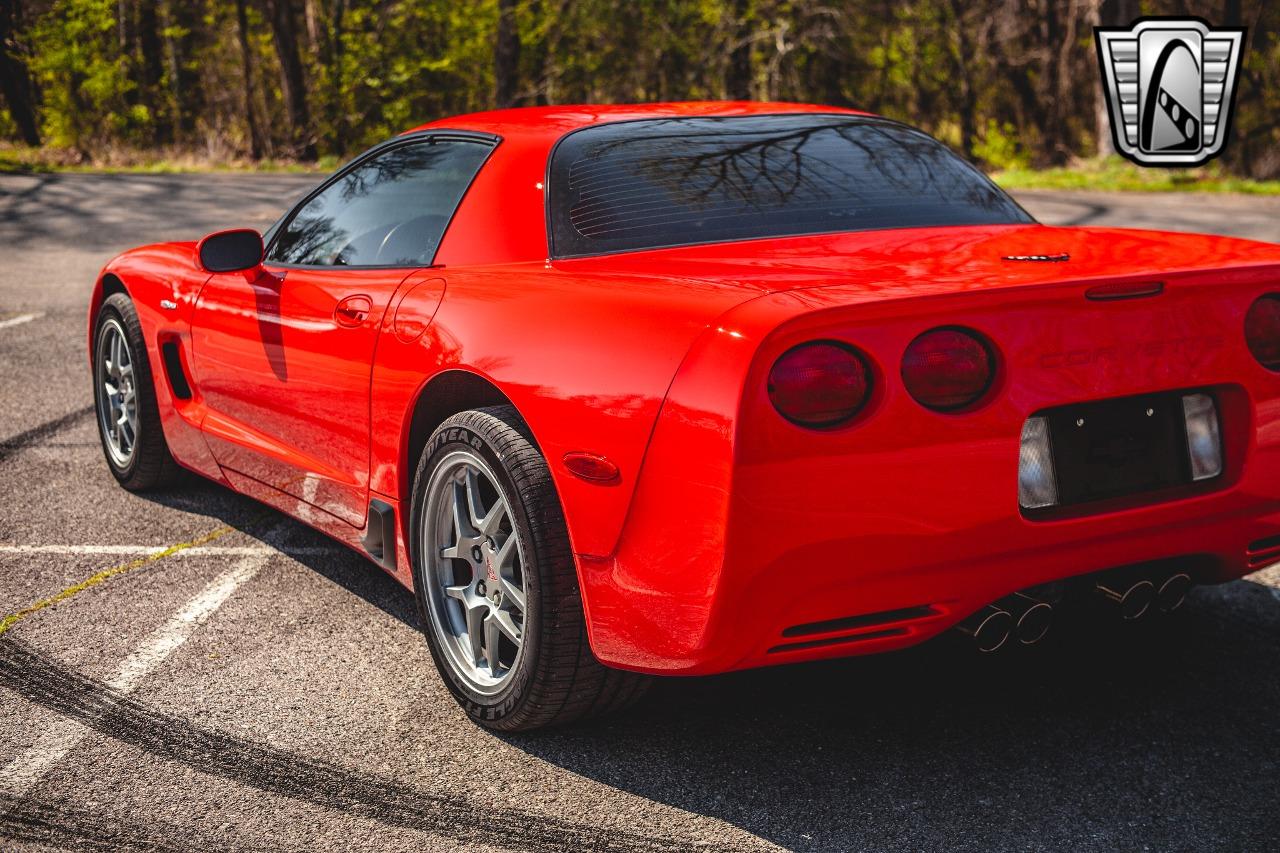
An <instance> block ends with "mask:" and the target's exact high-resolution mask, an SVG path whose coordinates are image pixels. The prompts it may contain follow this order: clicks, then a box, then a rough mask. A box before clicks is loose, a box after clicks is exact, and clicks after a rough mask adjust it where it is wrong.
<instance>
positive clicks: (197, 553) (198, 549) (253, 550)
mask: <svg viewBox="0 0 1280 853" xmlns="http://www.w3.org/2000/svg"><path fill="white" fill-rule="evenodd" d="M167 550H169V546H167V545H13V544H2V543H0V554H87V555H95V554H105V555H113V554H124V555H126V556H127V555H131V554H138V555H139V556H146V555H150V554H160V553H162V552H164V551H167ZM343 550H344V549H343V548H342V547H341V546H339V545H333V546H323V545H322V546H315V545H311V546H307V547H302V548H291V547H289V546H287V545H284V546H280V547H278V548H275V547H266V546H263V545H256V546H255V545H246V546H231V545H195V546H193V547H191V548H185V549H183V550H181V551H176V552H174V553H173V554H170V555H169V556H170V557H252V556H255V555H258V554H262V555H266V556H270V555H271V554H287V555H289V556H298V557H314V556H319V555H322V554H337V553H341V552H342V551H343Z"/></svg>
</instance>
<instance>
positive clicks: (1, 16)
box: [0, 0, 40, 145]
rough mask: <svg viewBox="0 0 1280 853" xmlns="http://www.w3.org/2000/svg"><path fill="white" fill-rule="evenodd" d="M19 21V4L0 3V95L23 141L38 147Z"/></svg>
mask: <svg viewBox="0 0 1280 853" xmlns="http://www.w3.org/2000/svg"><path fill="white" fill-rule="evenodd" d="M21 20H22V10H21V8H20V6H19V0H3V2H0V92H2V93H3V94H4V101H5V103H6V104H7V105H8V107H9V117H10V118H12V119H13V123H14V124H16V125H17V126H18V133H19V134H20V135H21V137H22V141H23V142H25V143H27V144H28V145H39V144H40V125H39V123H38V122H37V121H36V97H35V86H34V85H33V84H32V82H31V74H30V72H29V71H28V70H27V63H26V60H25V59H24V58H23V55H22V50H21V48H20V47H19V45H18V29H19V26H20V25H21Z"/></svg>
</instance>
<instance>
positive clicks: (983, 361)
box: [902, 329, 995, 412]
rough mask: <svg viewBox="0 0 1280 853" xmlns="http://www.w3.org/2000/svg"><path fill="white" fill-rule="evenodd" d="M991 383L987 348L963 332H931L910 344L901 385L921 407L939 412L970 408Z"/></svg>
mask: <svg viewBox="0 0 1280 853" xmlns="http://www.w3.org/2000/svg"><path fill="white" fill-rule="evenodd" d="M994 379H995V359H994V358H993V357H992V355H991V348H990V347H988V346H987V344H986V343H985V342H984V341H983V340H982V339H981V338H979V337H978V336H977V335H976V334H975V333H973V332H968V331H965V330H963V329H934V330H933V331H931V332H925V333H924V334H923V335H921V336H920V337H918V338H916V339H915V340H914V341H912V342H911V346H909V347H907V352H906V355H904V356H903V357H902V381H903V383H904V384H905V385H906V386H907V391H909V392H910V393H911V396H912V397H914V398H915V399H916V402H918V403H920V404H921V405H922V406H926V407H928V408H930V409H934V410H936V411H940V412H946V411H952V410H955V409H963V408H965V407H966V406H971V405H973V404H974V403H976V402H978V400H980V399H981V398H982V395H984V394H986V393H987V389H988V388H990V387H991V383H992V381H993V380H994Z"/></svg>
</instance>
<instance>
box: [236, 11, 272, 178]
mask: <svg viewBox="0 0 1280 853" xmlns="http://www.w3.org/2000/svg"><path fill="white" fill-rule="evenodd" d="M236 36H237V38H238V40H239V42H240V68H241V74H242V75H243V77H244V115H245V121H246V122H247V123H248V125H249V156H250V157H252V158H253V159H254V160H261V159H262V154H263V150H264V148H265V146H264V145H263V144H262V126H261V125H260V124H258V113H257V110H255V109H254V107H253V54H252V52H251V51H250V49H249V14H248V11H247V10H246V9H245V0H236Z"/></svg>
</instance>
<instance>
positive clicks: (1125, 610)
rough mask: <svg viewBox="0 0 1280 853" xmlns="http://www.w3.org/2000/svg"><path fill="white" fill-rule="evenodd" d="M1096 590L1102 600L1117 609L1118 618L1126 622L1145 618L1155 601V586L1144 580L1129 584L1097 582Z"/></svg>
mask: <svg viewBox="0 0 1280 853" xmlns="http://www.w3.org/2000/svg"><path fill="white" fill-rule="evenodd" d="M1097 590H1098V594H1099V595H1101V596H1102V598H1103V599H1105V600H1106V601H1109V602H1111V603H1112V604H1113V605H1115V606H1116V607H1117V608H1118V609H1119V611H1120V617H1121V618H1122V619H1124V620H1125V621H1127V622H1132V621H1133V620H1135V619H1141V618H1142V617H1143V616H1145V615H1146V613H1147V611H1148V610H1149V609H1151V605H1152V603H1153V602H1154V601H1155V599H1156V588H1155V584H1153V583H1151V581H1149V580H1147V579H1145V578H1143V579H1140V580H1136V581H1132V582H1130V583H1123V582H1116V581H1098V584H1097Z"/></svg>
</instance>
